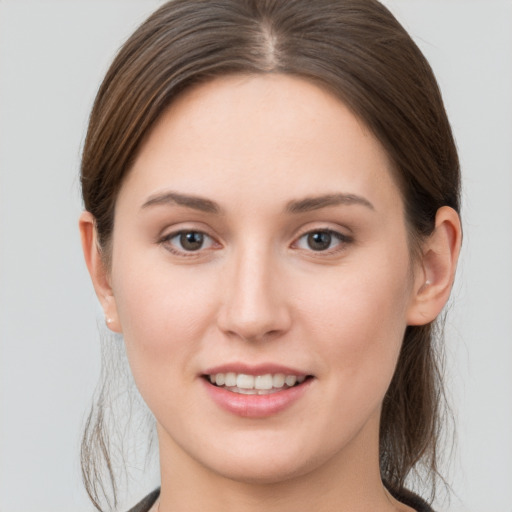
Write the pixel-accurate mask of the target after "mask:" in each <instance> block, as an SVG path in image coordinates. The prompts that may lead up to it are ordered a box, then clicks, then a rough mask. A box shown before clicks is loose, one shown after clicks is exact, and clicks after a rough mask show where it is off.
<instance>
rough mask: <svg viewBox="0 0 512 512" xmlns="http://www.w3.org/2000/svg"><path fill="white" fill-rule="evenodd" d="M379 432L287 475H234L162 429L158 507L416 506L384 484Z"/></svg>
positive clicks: (248, 511) (231, 510)
mask: <svg viewBox="0 0 512 512" xmlns="http://www.w3.org/2000/svg"><path fill="white" fill-rule="evenodd" d="M374 432H375V429H374V428H365V429H363V430H362V431H361V432H360V433H359V434H358V435H357V436H356V438H355V439H353V440H352V441H351V442H350V443H349V444H348V445H347V446H345V447H344V448H343V453H339V454H335V456H333V457H331V458H330V459H328V460H326V461H321V463H318V462H317V461H311V464H310V465H309V466H310V467H309V468H307V469H306V470H302V472H297V473H296V474H290V475H287V477H286V478H285V479H283V480H280V479H267V480H266V479H264V478H252V479H240V478H239V479H235V478H232V477H230V475H222V474H219V473H218V472H215V471H212V469H211V468H208V467H205V466H204V465H201V464H199V463H198V462H197V461H196V460H194V459H192V458H191V457H189V456H188V455H187V454H185V453H184V452H183V451H181V450H180V449H179V447H177V446H176V445H175V444H174V443H173V441H172V440H171V439H170V438H169V437H168V436H166V435H165V433H164V432H162V429H159V432H158V433H159V443H160V465H161V479H162V490H161V496H160V503H159V512H173V511H181V510H187V511H190V512H196V511H197V512H199V511H201V512H204V511H205V510H207V511H223V512H256V511H257V512H261V510H262V509H263V510H265V512H282V511H283V510H293V511H294V512H311V511H312V510H314V511H315V512H332V511H336V512H344V511H346V512H349V511H350V512H368V511H369V510H372V511H377V510H378V511H379V512H391V511H401V512H402V511H403V512H412V509H410V508H409V507H405V506H403V505H401V504H400V503H399V502H397V501H396V500H395V499H394V498H392V497H391V496H390V494H389V493H388V492H387V491H386V489H385V488H384V486H383V484H382V481H381V478H380V470H379V462H378V436H375V435H373V433H374ZM377 432H378V430H377ZM369 434H370V435H369ZM361 447H363V448H364V450H363V452H362V451H361ZM269 464H271V461H269Z"/></svg>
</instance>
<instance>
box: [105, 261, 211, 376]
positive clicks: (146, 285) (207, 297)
mask: <svg viewBox="0 0 512 512" xmlns="http://www.w3.org/2000/svg"><path fill="white" fill-rule="evenodd" d="M133 259H134V258H131V260H132V261H128V260H126V259H124V260H121V259H119V261H118V262H117V267H113V268H116V270H117V272H116V273H114V274H113V285H114V291H115V298H116V304H117V311H118V315H119V319H120V322H121V326H122V329H123V336H124V340H125V343H126V348H127V353H128V358H129V361H130V365H131V367H132V371H133V373H134V377H135V380H136V381H140V380H141V379H146V377H147V376H148V375H149V374H152V375H154V376H155V377H156V374H155V372H156V373H159V372H161V373H162V376H164V377H165V379H172V376H173V375H176V374H177V372H178V370H179V371H182V370H183V366H184V365H187V364H188V365H190V364H191V363H190V357H187V356H190V354H191V353H192V354H193V353H194V352H197V351H198V350H199V348H200V345H201V343H202V342H203V341H202V340H204V339H205V338H206V336H205V332H206V330H207V329H209V328H210V326H211V325H212V319H213V317H214V311H215V299H214V292H213V290H214V286H215V285H214V283H212V282H211V281H212V278H210V279H209V280H208V279H207V276H204V277H203V278H202V277H201V276H197V271H196V272H195V277H192V274H191V270H188V269H187V268H186V267H182V268H177V269H176V268H174V269H173V268H172V267H171V266H170V265H166V264H165V263H164V264H162V263H161V262H158V261H154V260H153V261H152V260H151V258H146V259H147V260H148V263H146V264H142V262H141V264H139V265H134V262H133ZM160 259H161V258H160Z"/></svg>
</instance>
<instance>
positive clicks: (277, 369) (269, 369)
mask: <svg viewBox="0 0 512 512" xmlns="http://www.w3.org/2000/svg"><path fill="white" fill-rule="evenodd" d="M217 373H238V374H239V373H243V374H245V375H254V376H256V375H266V374H269V373H270V374H273V375H275V374H276V373H283V374H284V375H295V376H296V377H302V376H304V377H306V376H307V375H310V374H309V373H307V372H304V371H302V370H299V369H297V368H291V367H289V366H285V365H281V364H276V363H262V364H257V365H254V364H246V363H241V362H237V363H225V364H221V365H218V366H212V367H211V368H208V369H206V370H205V371H204V372H203V375H215V374H217Z"/></svg>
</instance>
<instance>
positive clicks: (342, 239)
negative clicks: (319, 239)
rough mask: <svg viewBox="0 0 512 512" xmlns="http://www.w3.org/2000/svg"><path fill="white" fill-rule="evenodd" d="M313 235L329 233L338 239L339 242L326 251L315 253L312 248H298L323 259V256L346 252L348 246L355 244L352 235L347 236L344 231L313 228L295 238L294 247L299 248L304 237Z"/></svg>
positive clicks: (329, 228)
mask: <svg viewBox="0 0 512 512" xmlns="http://www.w3.org/2000/svg"><path fill="white" fill-rule="evenodd" d="M313 233H328V234H330V235H331V236H332V237H333V238H335V239H337V241H338V243H337V244H336V245H335V246H334V247H333V248H331V247H330V248H328V249H326V250H318V251H315V250H314V249H311V248H300V247H298V249H299V250H303V251H306V252H309V253H311V254H312V255H314V256H319V257H322V256H329V255H333V254H337V253H339V252H342V251H344V250H345V249H346V248H347V245H348V244H351V243H353V242H354V238H353V236H352V235H347V234H345V233H343V232H342V231H339V230H337V229H333V228H331V227H319V228H312V229H308V230H306V231H303V232H302V233H301V234H300V235H299V236H298V237H297V238H295V240H294V242H293V243H292V247H293V246H297V245H298V243H299V241H300V240H301V239H303V238H304V237H306V236H309V235H311V234H313Z"/></svg>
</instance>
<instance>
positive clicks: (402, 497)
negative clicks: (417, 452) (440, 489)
mask: <svg viewBox="0 0 512 512" xmlns="http://www.w3.org/2000/svg"><path fill="white" fill-rule="evenodd" d="M390 492H391V494H392V495H393V496H394V498H396V499H397V500H398V501H400V502H402V503H403V504H404V505H407V506H409V507H412V508H413V509H414V510H416V512H434V511H433V510H432V509H431V508H430V507H429V506H428V505H427V503H425V502H424V501H423V500H422V499H421V498H420V497H419V496H416V494H414V493H412V492H410V491H407V490H404V491H403V492H401V493H400V494H397V493H394V492H392V491H390ZM158 496H160V489H155V490H154V491H153V492H152V493H151V494H148V495H147V496H146V497H145V498H144V499H143V500H142V501H141V502H140V503H138V504H137V505H135V507H133V508H131V509H130V510H129V511H128V512H148V510H149V509H150V508H151V507H152V506H153V505H154V503H155V501H156V500H157V498H158Z"/></svg>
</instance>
